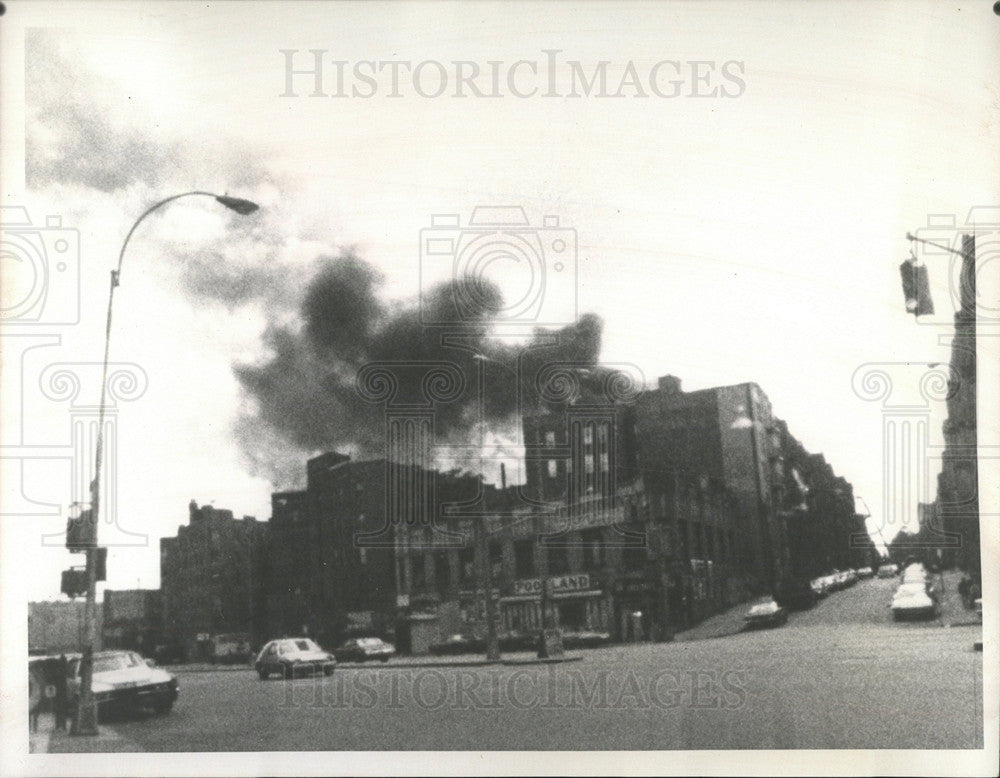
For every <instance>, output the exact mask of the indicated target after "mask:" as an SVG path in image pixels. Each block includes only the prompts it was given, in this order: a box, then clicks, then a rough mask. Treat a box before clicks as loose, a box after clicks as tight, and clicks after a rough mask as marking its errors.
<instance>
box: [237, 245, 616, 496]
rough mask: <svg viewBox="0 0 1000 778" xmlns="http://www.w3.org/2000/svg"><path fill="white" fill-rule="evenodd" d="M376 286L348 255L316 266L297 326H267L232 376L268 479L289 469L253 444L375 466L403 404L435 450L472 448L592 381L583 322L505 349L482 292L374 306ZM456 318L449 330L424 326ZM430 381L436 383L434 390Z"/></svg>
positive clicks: (588, 319) (243, 428) (591, 331)
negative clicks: (371, 384) (369, 460)
mask: <svg viewBox="0 0 1000 778" xmlns="http://www.w3.org/2000/svg"><path fill="white" fill-rule="evenodd" d="M382 282H383V277H382V274H381V273H380V271H379V270H378V269H376V268H375V267H373V266H371V265H370V264H368V263H366V262H365V261H363V260H362V259H360V258H359V257H358V256H357V255H356V254H355V253H353V252H345V253H342V254H341V255H340V256H337V257H321V258H320V259H319V261H318V268H317V271H316V273H315V275H314V276H313V277H312V279H311V281H310V282H309V283H308V285H307V287H306V289H305V292H304V294H303V295H302V299H301V302H300V304H299V311H298V313H299V317H298V319H297V320H296V321H294V322H292V323H283V324H272V325H271V326H269V327H268V329H267V330H266V331H265V334H264V336H263V345H264V347H265V352H266V356H265V357H264V358H263V359H262V360H260V361H258V362H256V363H253V364H239V365H237V366H236V367H235V372H236V376H237V378H238V380H239V382H240V384H241V385H242V387H243V390H244V391H245V394H246V396H247V398H248V400H249V403H248V405H247V407H246V409H245V411H244V414H243V417H242V418H241V420H240V423H239V424H238V431H239V432H240V434H241V437H242V438H243V440H244V448H246V449H248V452H249V453H250V454H251V458H252V459H253V460H254V461H256V462H257V464H258V465H260V466H264V467H266V468H267V469H268V470H269V471H270V474H271V476H272V478H278V477H287V475H288V471H289V467H288V463H286V462H282V461H280V457H274V458H273V459H272V461H270V462H268V461H267V460H268V456H267V452H265V451H263V450H261V448H260V445H259V444H260V441H261V440H262V435H264V434H266V436H267V439H268V440H269V441H270V442H271V443H273V442H274V441H275V439H278V440H281V441H283V442H284V443H285V444H287V445H288V446H290V447H291V450H292V451H295V450H298V451H300V452H302V453H312V452H319V451H325V450H340V451H345V452H351V453H353V454H354V455H356V456H362V457H367V456H372V457H377V456H385V455H386V453H387V452H386V451H385V424H386V416H385V413H386V410H387V408H389V409H393V408H394V409H399V408H402V407H404V406H405V407H408V408H417V409H421V408H428V407H429V408H432V410H433V419H434V422H433V423H434V436H435V440H436V441H437V442H441V443H445V442H450V443H474V442H475V441H476V440H477V439H481V437H480V436H483V435H484V434H485V433H487V432H489V433H494V434H499V435H500V436H501V437H505V436H510V437H513V433H514V431H515V425H516V424H517V423H518V422H519V419H520V414H521V413H523V412H530V411H531V410H533V409H536V408H538V407H539V406H540V405H552V404H558V403H560V402H570V401H572V400H573V391H574V390H573V389H571V388H568V386H567V383H566V382H569V383H570V384H572V385H573V386H574V387H576V390H581V387H584V385H585V384H586V382H593V381H598V380H601V378H602V376H603V373H602V371H601V370H600V369H599V368H597V367H596V365H597V358H598V356H599V354H600V345H601V326H602V325H601V321H600V319H598V318H597V317H596V316H594V315H585V316H582V317H581V318H580V319H579V320H578V321H576V322H574V323H573V324H570V325H568V326H566V327H563V328H562V329H559V330H543V329H537V330H536V331H535V333H534V335H533V337H531V338H530V339H529V340H528V342H526V343H525V342H522V343H512V342H510V341H508V340H502V339H500V338H499V337H496V336H495V333H494V328H493V327H492V322H493V320H494V319H496V318H497V316H498V315H499V314H500V312H501V311H502V310H503V304H504V303H503V298H502V296H501V294H500V292H499V290H498V289H497V288H496V287H494V286H493V285H491V284H490V283H489V282H485V281H473V280H453V281H451V282H448V283H444V284H441V285H440V286H438V287H436V288H434V289H432V290H429V293H427V294H426V295H425V296H424V298H423V300H422V301H413V302H410V303H403V304H399V303H389V302H387V301H385V299H384V298H383V297H382V295H381V294H380V286H381V284H382ZM470 285H475V288H474V289H472V288H470ZM458 300H461V301H462V306H461V317H459V315H458V305H457V301H458ZM470 301H474V302H473V306H472V307H471V308H470V305H469V304H470ZM421 306H423V307H421ZM459 318H461V322H462V326H461V327H460V328H457V329H456V328H450V327H444V328H441V327H434V326H427V324H425V322H428V321H432V322H440V321H457V320H458V319H459ZM560 369H561V371H562V372H561V374H559V375H557V374H558V373H559V371H560ZM435 372H436V378H434V377H433V376H431V373H435ZM366 375H373V376H376V378H375V379H373V380H375V381H376V383H377V381H378V380H382V379H385V380H387V381H389V382H390V383H391V391H386V392H384V393H383V394H380V395H378V396H375V394H377V393H375V394H373V392H372V391H371V390H370V388H369V389H366V387H365V380H366V379H365V376H366ZM431 380H438V381H441V382H442V383H441V384H439V385H438V386H437V387H436V389H435V387H434V386H431V385H430V384H428V381H431ZM581 381H582V383H581ZM380 386H383V385H380ZM265 431H266V433H265ZM275 453H277V452H275ZM299 468H300V469H301V468H302V459H301V454H300V458H299Z"/></svg>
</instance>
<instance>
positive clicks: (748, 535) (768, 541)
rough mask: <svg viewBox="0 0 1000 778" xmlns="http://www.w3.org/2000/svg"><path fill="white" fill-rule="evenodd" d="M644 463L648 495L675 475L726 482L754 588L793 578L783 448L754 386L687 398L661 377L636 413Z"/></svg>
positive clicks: (761, 394) (669, 379)
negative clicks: (783, 508)
mask: <svg viewBox="0 0 1000 778" xmlns="http://www.w3.org/2000/svg"><path fill="white" fill-rule="evenodd" d="M635 426H636V435H635V438H636V441H637V446H638V460H639V466H640V469H641V472H642V474H643V477H644V479H645V482H646V485H647V488H653V489H656V483H657V481H658V480H659V479H661V478H663V477H666V478H667V479H668V480H669V478H671V477H672V476H671V474H672V473H675V472H680V473H688V474H693V475H698V476H707V477H709V478H712V479H716V480H717V481H719V482H720V483H721V484H722V485H723V487H724V488H725V489H726V490H727V491H728V492H729V493H730V494H731V495H732V496H733V497H734V498H735V501H736V517H737V518H736V521H735V526H733V527H732V530H733V532H734V535H735V537H736V542H737V543H738V544H739V546H740V547H741V549H742V551H741V557H740V558H741V560H742V562H743V564H744V566H745V568H746V571H747V573H748V574H749V575H750V576H751V577H752V580H751V581H750V586H751V589H753V590H755V591H765V590H770V589H772V588H773V587H774V586H775V585H776V584H777V583H778V582H779V581H781V580H782V579H783V578H784V577H785V576H786V575H787V568H788V548H787V539H786V535H785V531H784V527H783V523H782V520H781V517H780V516H779V515H778V512H777V510H776V507H775V503H776V499H778V495H777V494H776V491H777V490H778V489H779V479H778V478H777V472H778V467H779V460H780V448H779V446H778V441H777V438H776V436H775V429H774V420H773V418H772V415H771V403H770V401H769V400H768V398H767V395H765V394H764V392H763V391H762V390H761V388H760V387H759V386H757V385H756V384H752V383H747V384H737V385H735V386H723V387H715V388H711V389H702V390H699V391H694V392H684V391H682V389H681V384H680V379H678V378H676V377H674V376H664V377H662V378H660V380H659V385H658V387H657V388H656V389H654V390H652V391H648V392H645V393H643V394H642V395H640V397H639V398H638V399H637V401H636V408H635Z"/></svg>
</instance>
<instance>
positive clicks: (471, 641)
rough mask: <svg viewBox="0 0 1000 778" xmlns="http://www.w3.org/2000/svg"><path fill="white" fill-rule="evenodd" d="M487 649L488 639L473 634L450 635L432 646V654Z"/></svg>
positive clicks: (440, 654)
mask: <svg viewBox="0 0 1000 778" xmlns="http://www.w3.org/2000/svg"><path fill="white" fill-rule="evenodd" d="M485 650H486V641H485V640H482V639H481V638H477V637H474V636H473V635H449V636H448V637H447V638H445V639H444V640H443V641H442V642H440V643H435V644H434V645H432V646H431V648H430V651H431V653H432V654H436V655H438V656H442V655H444V654H472V653H476V652H478V651H485Z"/></svg>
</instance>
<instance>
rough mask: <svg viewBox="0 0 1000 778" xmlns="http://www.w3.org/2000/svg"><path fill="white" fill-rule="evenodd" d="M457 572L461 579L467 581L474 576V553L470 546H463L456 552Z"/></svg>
mask: <svg viewBox="0 0 1000 778" xmlns="http://www.w3.org/2000/svg"><path fill="white" fill-rule="evenodd" d="M458 567H459V573H460V574H461V576H462V581H463V582H465V583H468V582H470V581H473V580H475V578H476V553H475V551H474V550H473V549H472V548H463V549H462V550H461V551H459V552H458Z"/></svg>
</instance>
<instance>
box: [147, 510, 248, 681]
mask: <svg viewBox="0 0 1000 778" xmlns="http://www.w3.org/2000/svg"><path fill="white" fill-rule="evenodd" d="M188 512H189V523H188V524H187V525H185V526H180V527H178V529H177V535H176V536H175V537H172V538H161V539H160V589H161V591H162V599H163V641H164V643H166V644H170V645H173V646H177V647H179V648H180V649H181V651H182V653H183V655H184V657H185V658H186V659H188V660H189V661H191V660H196V659H205V658H209V657H210V656H211V655H212V648H211V641H212V640H213V639H214V638H215V637H216V636H218V635H221V634H232V635H241V636H245V637H246V638H248V639H249V641H250V642H251V644H253V645H257V644H259V643H260V642H261V641H262V640H263V639H264V638H265V633H266V624H265V623H264V618H265V615H266V614H265V611H264V607H263V604H264V603H263V581H262V572H263V558H262V557H263V552H264V548H265V541H266V535H267V529H268V527H267V524H265V523H262V522H258V521H257V520H256V519H254V517H253V516H244V517H243V518H242V519H237V518H235V517H234V516H233V512H232V511H230V510H220V509H217V508H214V507H212V506H211V505H204V506H202V507H200V508H199V507H198V505H197V503H195V501H194V500H192V501H191V504H190V505H189V506H188Z"/></svg>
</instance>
